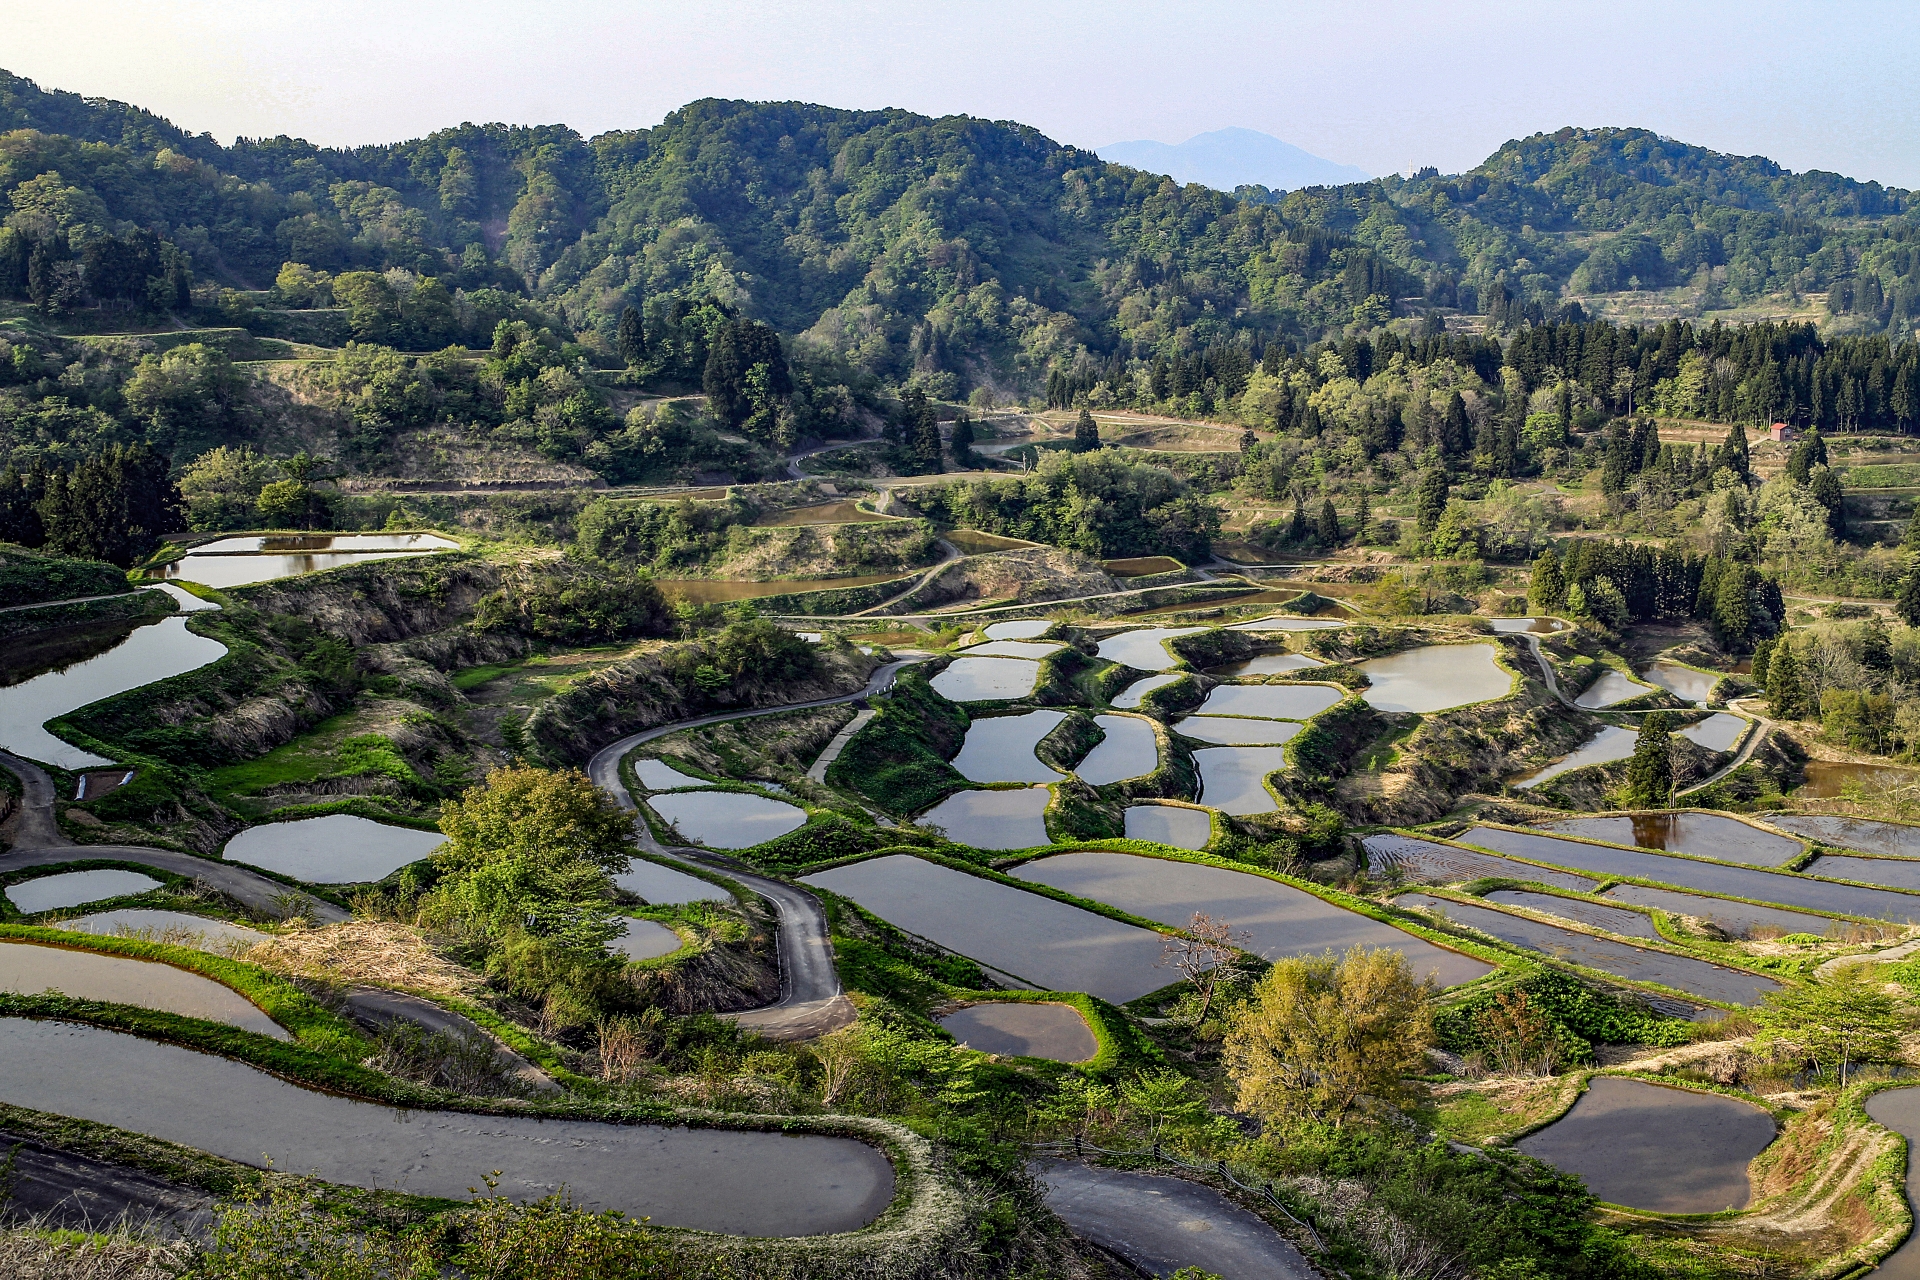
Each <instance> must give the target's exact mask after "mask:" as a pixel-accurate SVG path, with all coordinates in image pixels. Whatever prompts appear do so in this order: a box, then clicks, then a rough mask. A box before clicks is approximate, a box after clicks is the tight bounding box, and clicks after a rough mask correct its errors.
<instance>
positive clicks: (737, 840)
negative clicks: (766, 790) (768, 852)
mask: <svg viewBox="0 0 1920 1280" xmlns="http://www.w3.org/2000/svg"><path fill="white" fill-rule="evenodd" d="M647 807H648V808H650V809H652V810H653V811H654V812H655V813H657V814H659V815H660V816H661V817H662V818H664V819H666V821H667V822H668V823H670V824H671V825H672V826H673V828H674V829H675V830H677V831H678V832H679V833H680V834H681V835H682V836H684V837H685V838H686V839H688V840H697V841H699V842H700V843H701V844H703V845H706V846H707V847H708V848H710V849H746V848H750V847H752V846H753V845H756V844H760V843H762V842H764V841H767V840H772V839H774V838H775V837H777V836H783V835H785V834H787V832H789V831H793V830H795V829H796V828H798V827H800V826H802V825H804V824H805V823H806V820H807V811H806V810H805V809H802V808H800V807H799V806H798V805H791V804H786V803H783V802H782V801H779V800H773V799H769V798H768V797H766V796H750V795H744V794H742V793H740V792H737V791H670V792H668V793H667V794H666V795H659V796H649V797H647Z"/></svg>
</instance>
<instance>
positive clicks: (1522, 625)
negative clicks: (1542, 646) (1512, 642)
mask: <svg viewBox="0 0 1920 1280" xmlns="http://www.w3.org/2000/svg"><path fill="white" fill-rule="evenodd" d="M1493 630H1494V632H1495V634H1497V635H1507V636H1510V635H1523V634H1528V633H1531V634H1533V635H1537V636H1550V635H1552V634H1553V633H1554V632H1556V631H1565V630H1567V624H1566V623H1564V622H1562V621H1560V619H1558V618H1495V619H1494V620H1493Z"/></svg>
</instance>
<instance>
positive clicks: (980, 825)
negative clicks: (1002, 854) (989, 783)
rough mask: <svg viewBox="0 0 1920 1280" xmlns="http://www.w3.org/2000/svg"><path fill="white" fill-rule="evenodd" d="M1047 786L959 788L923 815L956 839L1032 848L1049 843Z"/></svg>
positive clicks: (977, 844)
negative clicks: (968, 789) (967, 789)
mask: <svg viewBox="0 0 1920 1280" xmlns="http://www.w3.org/2000/svg"><path fill="white" fill-rule="evenodd" d="M1052 798H1053V794H1052V792H1050V791H1048V790H1047V788H1045V787H1022V788H1018V789H1008V790H996V791H956V792H954V793H953V794H952V795H950V796H948V797H947V798H946V799H945V800H942V801H941V802H940V803H939V804H937V805H935V806H933V808H931V809H929V810H927V811H926V812H925V813H923V814H921V815H920V818H919V821H920V822H922V823H931V824H932V825H933V826H936V827H939V828H940V829H941V830H942V831H945V832H946V833H947V835H948V837H950V838H951V839H953V840H956V841H958V842H959V843H961V844H968V845H972V846H973V847H974V848H976V849H1031V848H1033V847H1034V846H1035V845H1040V844H1047V843H1048V842H1049V837H1048V836H1047V819H1046V812H1047V802H1048V801H1049V800H1051V799H1052Z"/></svg>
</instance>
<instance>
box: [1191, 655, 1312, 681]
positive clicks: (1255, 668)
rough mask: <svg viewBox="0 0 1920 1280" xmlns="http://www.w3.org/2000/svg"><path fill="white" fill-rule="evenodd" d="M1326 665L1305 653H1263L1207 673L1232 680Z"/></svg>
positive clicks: (1274, 674)
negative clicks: (1238, 677) (1236, 677)
mask: <svg viewBox="0 0 1920 1280" xmlns="http://www.w3.org/2000/svg"><path fill="white" fill-rule="evenodd" d="M1324 665H1326V664H1325V663H1322V662H1318V661H1316V660H1314V659H1312V658H1309V657H1308V656H1307V655H1306V654H1304V653H1263V654H1261V655H1260V656H1259V657H1257V658H1248V659H1247V660H1246V661H1245V662H1229V663H1228V664H1227V665H1226V666H1224V667H1214V668H1213V669H1212V670H1210V671H1208V672H1207V674H1208V675H1210V676H1219V677H1220V678H1221V679H1223V680H1231V679H1233V678H1234V677H1235V676H1277V675H1280V674H1281V673H1282V672H1286V671H1301V670H1304V669H1305V668H1307V667H1319V666H1324Z"/></svg>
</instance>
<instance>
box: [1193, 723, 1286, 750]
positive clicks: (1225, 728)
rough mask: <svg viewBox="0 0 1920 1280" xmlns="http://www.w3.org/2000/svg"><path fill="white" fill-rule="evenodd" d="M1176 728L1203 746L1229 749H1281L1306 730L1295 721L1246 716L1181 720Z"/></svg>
mask: <svg viewBox="0 0 1920 1280" xmlns="http://www.w3.org/2000/svg"><path fill="white" fill-rule="evenodd" d="M1173 727H1174V729H1175V730H1177V731H1178V732H1179V733H1181V734H1183V735H1185V736H1186V737H1189V738H1193V739H1195V740H1197V741H1200V742H1218V743H1222V744H1225V745H1228V746H1240V747H1245V746H1279V745H1280V744H1281V743H1283V742H1285V741H1287V740H1288V739H1289V738H1291V737H1293V735H1294V734H1296V733H1298V732H1300V730H1302V729H1304V728H1305V727H1306V726H1305V725H1302V724H1297V723H1295V722H1294V721H1292V720H1258V719H1250V718H1247V717H1244V716H1182V717H1181V718H1180V719H1178V720H1176V721H1174V722H1173Z"/></svg>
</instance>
